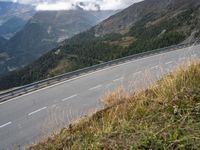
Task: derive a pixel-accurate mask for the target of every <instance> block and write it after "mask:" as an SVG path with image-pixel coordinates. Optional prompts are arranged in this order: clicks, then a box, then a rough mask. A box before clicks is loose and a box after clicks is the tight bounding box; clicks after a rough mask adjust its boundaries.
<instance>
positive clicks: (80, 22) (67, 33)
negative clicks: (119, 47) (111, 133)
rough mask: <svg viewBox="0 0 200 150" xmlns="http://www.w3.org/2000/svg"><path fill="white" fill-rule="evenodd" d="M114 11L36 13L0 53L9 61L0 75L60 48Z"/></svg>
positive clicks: (79, 9) (1, 65) (78, 10)
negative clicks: (64, 42)
mask: <svg viewBox="0 0 200 150" xmlns="http://www.w3.org/2000/svg"><path fill="white" fill-rule="evenodd" d="M114 12H115V11H96V12H90V11H84V10H82V9H81V8H77V9H76V10H69V11H40V12H37V13H36V14H35V15H34V16H33V18H32V19H30V20H29V21H28V23H27V24H26V25H25V27H24V28H23V29H22V30H20V31H19V32H18V33H16V35H15V36H14V37H12V38H11V39H10V40H9V41H8V42H7V43H6V44H5V45H4V46H3V48H2V49H0V52H1V53H6V54H7V58H5V59H4V61H2V63H1V64H0V74H1V75H2V74H5V73H7V72H9V71H12V70H13V69H17V68H20V67H23V66H26V65H28V64H29V63H31V62H33V61H34V60H36V59H37V58H39V57H40V56H42V55H44V54H45V53H46V52H48V51H49V50H52V49H53V48H55V47H56V46H58V43H59V42H61V41H63V40H65V39H68V38H70V37H72V36H74V35H75V34H78V33H80V32H83V31H85V30H88V29H89V28H91V27H93V26H94V25H96V24H97V23H98V22H99V21H100V20H102V19H105V18H106V16H107V17H109V16H110V15H112V14H113V13H114ZM16 22H17V20H16ZM9 25H11V26H12V27H11V28H12V29H14V28H13V24H12V23H10V22H9ZM16 25H17V24H16ZM6 27H7V28H9V26H6ZM0 32H1V28H0Z"/></svg>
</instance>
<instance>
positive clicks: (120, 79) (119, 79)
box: [113, 77, 124, 82]
mask: <svg viewBox="0 0 200 150" xmlns="http://www.w3.org/2000/svg"><path fill="white" fill-rule="evenodd" d="M123 79H124V77H121V78H118V79H115V80H113V82H118V81H122V80H123Z"/></svg>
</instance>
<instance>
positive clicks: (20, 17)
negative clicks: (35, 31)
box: [0, 1, 35, 39]
mask: <svg viewBox="0 0 200 150" xmlns="http://www.w3.org/2000/svg"><path fill="white" fill-rule="evenodd" d="M34 13H35V8H34V7H33V6H30V5H23V4H19V3H13V2H1V1H0V36H3V37H4V38H7V39H9V38H11V37H12V36H13V35H14V34H15V33H16V32H18V31H19V30H20V29H21V28H23V26H24V25H25V24H26V22H27V21H28V20H29V19H30V18H31V17H32V16H33V15H34Z"/></svg>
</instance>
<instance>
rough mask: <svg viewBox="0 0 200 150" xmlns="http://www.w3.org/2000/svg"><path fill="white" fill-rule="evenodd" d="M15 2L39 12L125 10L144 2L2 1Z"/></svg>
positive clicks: (126, 0) (91, 0) (79, 0)
mask: <svg viewBox="0 0 200 150" xmlns="http://www.w3.org/2000/svg"><path fill="white" fill-rule="evenodd" d="M0 1H14V2H20V3H25V4H32V5H35V6H36V9H37V10H69V9H75V6H77V5H78V6H80V7H82V8H83V9H85V10H98V9H101V10H116V9H123V8H126V7H128V6H130V5H131V4H133V3H136V2H139V1H142V0H0Z"/></svg>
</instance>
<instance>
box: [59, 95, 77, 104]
mask: <svg viewBox="0 0 200 150" xmlns="http://www.w3.org/2000/svg"><path fill="white" fill-rule="evenodd" d="M77 96H78V95H77V94H74V95H72V96H70V97H67V98H64V99H63V100H62V101H63V102H65V101H67V100H69V99H72V98H75V97H77Z"/></svg>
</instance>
